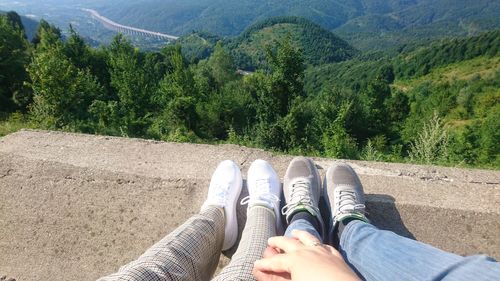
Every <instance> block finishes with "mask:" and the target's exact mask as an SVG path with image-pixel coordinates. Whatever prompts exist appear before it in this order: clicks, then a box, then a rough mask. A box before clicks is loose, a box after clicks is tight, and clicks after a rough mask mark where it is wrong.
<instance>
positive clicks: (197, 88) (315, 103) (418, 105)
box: [0, 16, 500, 168]
mask: <svg viewBox="0 0 500 281" xmlns="http://www.w3.org/2000/svg"><path fill="white" fill-rule="evenodd" d="M277 20H278V19H271V20H269V21H267V23H266V21H264V22H263V23H262V24H264V25H266V24H268V26H267V25H266V26H267V27H262V26H259V25H257V26H255V28H256V29H255V30H257V31H249V33H248V34H249V36H250V37H251V36H253V35H255V34H256V33H255V32H257V33H259V32H262V30H265V29H266V28H268V27H273V28H274V27H275V26H277V25H280V24H285V23H277V24H276V23H275V22H276V21H277ZM281 20H283V19H281ZM287 20H290V19H287ZM294 20H297V19H294ZM12 22H14V23H15V24H12V23H11V22H9V21H8V20H7V18H6V17H5V16H3V17H0V36H1V38H4V39H5V41H2V42H6V43H5V44H1V45H0V51H1V52H2V53H1V54H2V56H1V58H2V61H0V67H1V68H0V70H1V72H0V79H2V85H1V88H0V93H1V97H2V98H3V100H2V102H3V101H6V102H5V103H2V104H1V106H2V111H5V112H6V113H2V119H1V120H0V133H2V132H5V133H7V132H10V131H13V130H17V129H18V128H20V127H22V126H29V127H33V128H48V129H57V130H65V131H77V132H87V133H96V134H109V135H121V136H134V137H143V138H153V139H159V140H165V141H183V142H186V141H189V142H212V143H220V142H230V143H238V144H244V145H248V146H255V147H261V148H266V149H273V150H276V151H280V152H287V153H298V154H306V155H321V156H329V157H335V158H350V159H366V160H370V161H411V162H418V163H438V164H445V165H467V166H475V167H491V168H498V167H500V156H499V155H500V148H499V144H498V139H499V137H500V136H499V133H498V132H499V131H500V128H499V124H498V119H499V118H500V116H499V114H500V91H499V89H500V57H499V56H498V51H497V49H495V48H496V47H495V46H497V44H498V42H497V41H498V38H497V37H498V31H493V32H490V33H485V34H481V35H479V36H473V37H468V38H467V39H456V40H455V39H450V40H446V41H440V42H436V43H433V44H429V45H428V46H427V47H418V46H417V47H415V48H405V49H404V50H400V52H398V53H397V55H396V56H393V57H391V56H385V55H380V53H364V54H358V55H357V56H356V57H355V58H352V59H348V60H346V61H342V62H336V63H329V64H323V63H321V62H320V65H319V66H313V65H311V64H310V63H309V62H308V61H307V60H308V58H307V56H308V53H307V51H306V50H305V48H301V47H300V46H299V45H298V44H297V41H296V40H295V38H294V35H293V34H288V33H287V32H284V33H283V32H282V30H281V31H280V30H279V29H270V30H268V31H269V32H270V35H271V37H273V38H274V39H275V41H273V44H272V45H268V46H260V47H261V48H262V50H263V51H262V61H263V65H265V66H263V67H262V68H260V69H257V70H256V71H255V72H253V73H246V74H245V75H243V74H239V73H238V72H237V62H236V61H237V58H235V57H234V56H233V55H234V52H233V51H232V50H233V49H231V46H228V44H231V42H228V41H227V40H219V41H217V42H209V44H208V45H207V46H210V48H211V49H210V55H209V56H207V57H203V56H200V57H196V58H195V59H193V58H186V57H185V53H184V52H185V49H184V50H183V46H182V45H169V46H165V47H164V48H162V49H161V50H160V51H155V52H150V51H148V52H144V51H141V50H139V49H137V48H134V47H133V45H132V43H131V42H130V41H129V40H127V39H125V38H124V37H123V36H122V35H118V36H117V37H115V38H114V40H113V42H112V43H111V44H110V45H109V46H107V47H102V48H91V47H90V46H88V44H86V43H85V40H84V39H83V38H82V37H80V36H79V35H78V34H77V33H76V32H75V31H74V30H73V31H71V32H70V34H69V36H68V37H67V38H64V39H63V38H61V35H60V32H59V31H58V30H57V29H56V28H55V27H53V26H51V25H50V24H48V23H43V22H42V23H41V24H40V27H39V28H38V32H37V36H36V40H35V43H36V44H33V43H30V42H28V41H27V40H26V39H25V37H24V35H23V33H22V30H21V29H20V28H19V26H18V20H16V19H14V20H13V21H12ZM297 22H301V24H303V23H304V22H302V21H299V20H297ZM286 24H287V25H288V24H290V23H286ZM294 25H295V27H297V26H298V24H295V23H294ZM311 28H313V27H311ZM266 32H267V31H266ZM274 32H280V35H279V36H274V34H273V33H274ZM315 36H316V35H315ZM316 37H317V36H316ZM311 38H312V37H311ZM274 39H273V40H274ZM205 40H208V39H205ZM244 40H246V39H244ZM242 42H244V41H242ZM318 42H319V41H318ZM307 44H308V45H311V44H315V41H314V40H312V41H310V42H307ZM456 45H458V46H461V47H460V48H456ZM256 46H258V45H256ZM473 46H475V47H473ZM317 50H320V49H317ZM410 50H412V51H410ZM259 56H260V55H259ZM314 56H318V54H314ZM323 57H324V56H323ZM315 59H317V61H318V62H319V61H321V59H322V58H321V57H315ZM405 64H406V67H405ZM25 69H27V72H26V70H25ZM424 69H425V71H424ZM412 72H413V74H410V73H412ZM13 73H16V75H12V74H13ZM23 75H24V76H23ZM5 81H7V82H8V83H4V82H5ZM23 93H25V94H23ZM23 110H24V111H23ZM16 111H19V112H21V113H13V112H16ZM22 112H25V113H22Z"/></svg>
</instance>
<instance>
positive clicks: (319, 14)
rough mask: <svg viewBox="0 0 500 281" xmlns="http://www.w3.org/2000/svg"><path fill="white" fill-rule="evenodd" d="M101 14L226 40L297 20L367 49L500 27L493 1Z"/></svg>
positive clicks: (272, 1) (245, 5)
mask: <svg viewBox="0 0 500 281" xmlns="http://www.w3.org/2000/svg"><path fill="white" fill-rule="evenodd" d="M102 12H103V14H104V15H106V16H108V17H110V18H112V19H113V20H116V21H118V22H123V23H125V24H129V25H134V26H139V27H144V28H147V29H152V30H161V31H164V32H170V33H173V34H179V35H182V34H186V33H189V32H191V31H192V30H206V31H210V32H213V33H217V34H219V35H222V36H227V35H231V36H234V35H237V34H239V33H240V32H242V31H243V30H244V29H245V28H246V27H247V26H249V25H251V24H252V23H255V22H257V21H259V20H262V19H266V18H268V17H275V16H299V17H304V18H307V19H309V20H311V21H313V22H315V23H317V24H319V25H321V26H323V27H324V28H326V29H329V30H335V31H336V32H338V33H339V34H341V35H342V37H344V38H346V39H347V41H348V42H350V43H353V46H354V47H356V48H358V49H365V50H369V49H384V48H387V47H393V46H395V45H399V44H404V43H408V42H411V41H414V39H429V38H430V39H433V38H440V37H443V36H450V35H473V34H476V33H478V32H480V31H484V30H491V29H495V28H500V20H499V19H500V2H498V1H491V0H477V1H473V2H472V1H469V0H390V1H386V0H353V1H339V0H337V1H331V0H312V1H298V0H280V1H278V0H268V1H264V0H238V1H236V0H211V1H209V0H185V1H178V0H166V1H165V0H161V1H160V0H142V1H134V2H133V3H123V4H120V5H111V4H109V5H108V6H105V7H103V8H102Z"/></svg>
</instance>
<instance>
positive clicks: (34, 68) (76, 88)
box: [28, 37, 103, 132]
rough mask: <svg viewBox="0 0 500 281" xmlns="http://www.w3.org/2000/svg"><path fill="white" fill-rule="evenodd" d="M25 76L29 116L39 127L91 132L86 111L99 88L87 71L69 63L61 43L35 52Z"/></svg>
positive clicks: (88, 114)
mask: <svg viewBox="0 0 500 281" xmlns="http://www.w3.org/2000/svg"><path fill="white" fill-rule="evenodd" d="M42 39H43V37H42ZM28 73H29V75H30V78H31V83H30V86H31V88H32V89H33V92H34V97H33V104H32V105H31V106H30V115H31V116H32V118H33V120H34V121H36V122H37V123H38V124H39V126H41V127H43V128H48V129H67V130H76V131H85V132H89V131H92V130H91V128H90V127H91V126H90V124H89V120H90V113H89V108H90V105H91V104H92V102H93V101H94V100H95V99H97V98H99V96H100V95H101V93H102V91H103V90H102V87H101V86H100V85H99V83H98V82H97V80H96V79H95V77H94V76H92V75H91V74H90V73H89V71H88V70H80V69H78V68H76V67H75V66H74V65H73V64H72V63H71V62H70V60H69V59H68V58H67V57H66V56H65V55H64V53H63V50H62V45H61V44H56V46H55V47H54V48H52V49H49V50H45V51H43V52H37V53H36V55H35V57H34V59H33V61H32V63H31V64H30V65H29V67H28Z"/></svg>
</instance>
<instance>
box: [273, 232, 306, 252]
mask: <svg viewBox="0 0 500 281" xmlns="http://www.w3.org/2000/svg"><path fill="white" fill-rule="evenodd" d="M267 244H268V245H269V246H271V247H273V248H278V249H281V250H283V251H284V252H285V253H288V252H293V251H296V250H298V249H299V248H300V247H302V246H303V245H302V243H301V242H300V241H299V240H297V239H294V238H289V237H284V236H275V237H271V238H269V240H267Z"/></svg>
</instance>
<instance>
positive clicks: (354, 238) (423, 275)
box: [340, 221, 500, 281]
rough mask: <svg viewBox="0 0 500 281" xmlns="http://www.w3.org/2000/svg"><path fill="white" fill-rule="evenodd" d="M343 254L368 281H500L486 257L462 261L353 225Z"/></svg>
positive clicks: (363, 225) (343, 244)
mask: <svg viewBox="0 0 500 281" xmlns="http://www.w3.org/2000/svg"><path fill="white" fill-rule="evenodd" d="M340 252H341V253H342V255H343V256H344V258H345V259H346V261H347V262H348V263H349V264H350V265H351V266H352V267H353V268H354V269H355V270H357V272H358V273H359V274H360V275H361V277H362V278H364V279H365V280H464V281H469V280H479V281H482V280H498V278H499V276H500V264H499V263H497V262H495V260H493V259H492V258H489V257H486V256H470V257H462V256H459V255H455V254H451V253H447V252H444V251H442V250H439V249H436V248H434V247H431V246H429V245H427V244H424V243H421V242H418V241H414V240H411V239H408V238H405V237H401V236H399V235H397V234H395V233H393V232H390V231H385V230H379V229H377V228H376V227H375V226H373V225H371V224H368V223H365V222H362V221H352V222H350V223H349V224H348V225H347V226H346V228H345V229H344V231H343V233H342V237H341V239H340Z"/></svg>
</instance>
